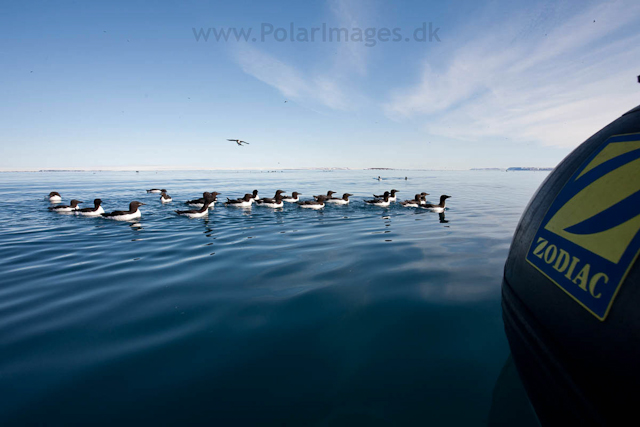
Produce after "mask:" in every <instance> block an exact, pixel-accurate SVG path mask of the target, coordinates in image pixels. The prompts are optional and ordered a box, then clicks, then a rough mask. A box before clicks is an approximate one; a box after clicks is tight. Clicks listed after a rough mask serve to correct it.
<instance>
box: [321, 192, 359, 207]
mask: <svg viewBox="0 0 640 427" xmlns="http://www.w3.org/2000/svg"><path fill="white" fill-rule="evenodd" d="M349 196H353V194H349V193H344V194H343V195H342V197H341V198H337V197H332V198H330V199H327V200H326V202H327V203H333V204H335V205H348V204H349Z"/></svg>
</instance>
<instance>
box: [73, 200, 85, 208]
mask: <svg viewBox="0 0 640 427" xmlns="http://www.w3.org/2000/svg"><path fill="white" fill-rule="evenodd" d="M80 203H84V202H81V201H80V200H76V199H73V200H72V201H71V204H70V206H71V207H72V208H76V207H78V205H79V204H80Z"/></svg>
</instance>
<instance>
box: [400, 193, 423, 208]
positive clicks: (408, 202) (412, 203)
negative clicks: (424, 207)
mask: <svg viewBox="0 0 640 427" xmlns="http://www.w3.org/2000/svg"><path fill="white" fill-rule="evenodd" d="M422 197H423V196H422V195H420V194H416V196H415V197H414V198H413V200H405V201H404V202H401V203H400V204H401V205H402V206H404V207H407V208H417V207H418V206H420V204H421V202H422Z"/></svg>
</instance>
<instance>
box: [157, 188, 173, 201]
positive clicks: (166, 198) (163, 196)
mask: <svg viewBox="0 0 640 427" xmlns="http://www.w3.org/2000/svg"><path fill="white" fill-rule="evenodd" d="M160 201H161V202H162V203H169V202H171V201H173V199H172V198H171V196H170V195H168V194H167V191H166V190H165V191H163V192H162V194H161V195H160Z"/></svg>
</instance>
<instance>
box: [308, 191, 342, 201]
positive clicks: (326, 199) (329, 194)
mask: <svg viewBox="0 0 640 427" xmlns="http://www.w3.org/2000/svg"><path fill="white" fill-rule="evenodd" d="M334 194H336V192H335V191H331V190H329V191H327V195H326V196H322V197H324V200H325V201H328V200H330V199H337V197H333V195H334ZM318 197H320V196H313V198H314V199H316V200H318Z"/></svg>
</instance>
